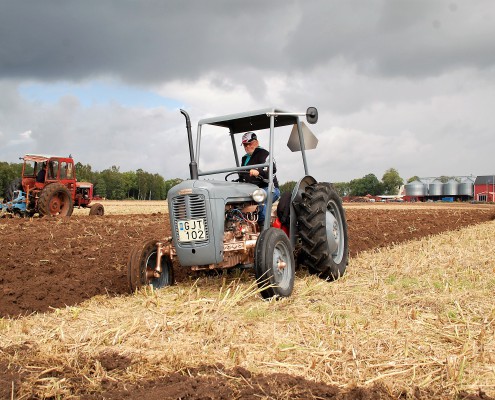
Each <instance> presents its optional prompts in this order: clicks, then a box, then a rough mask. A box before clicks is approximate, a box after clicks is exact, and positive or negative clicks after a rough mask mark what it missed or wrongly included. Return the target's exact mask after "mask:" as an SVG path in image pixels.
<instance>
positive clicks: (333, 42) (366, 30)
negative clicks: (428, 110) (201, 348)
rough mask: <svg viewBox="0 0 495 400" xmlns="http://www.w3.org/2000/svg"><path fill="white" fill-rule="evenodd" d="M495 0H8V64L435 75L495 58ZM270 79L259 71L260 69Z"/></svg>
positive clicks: (42, 74) (27, 74)
mask: <svg viewBox="0 0 495 400" xmlns="http://www.w3.org/2000/svg"><path fill="white" fill-rule="evenodd" d="M493 8H494V7H493V3H492V2H491V1H483V0H480V1H471V0H470V1H429V0H415V1H392V0H375V1H366V2H363V1H358V0H350V1H311V0H310V1H305V2H287V1H250V2H235V1H226V0H224V1H215V2H213V1H158V0H154V1H142V2H138V1H125V0H121V1H39V0H31V1H9V0H3V1H0V76H2V77H11V78H34V79H40V80H61V79H65V80H82V79H89V78H94V77H95V76H113V77H118V78H120V79H122V80H123V81H128V82H139V83H145V82H149V83H153V82H158V81H163V80H169V79H196V78H197V77H198V76H201V75H204V74H205V73H208V72H209V71H216V73H217V74H218V75H220V76H221V75H222V74H226V73H230V72H231V71H232V70H235V69H239V70H241V71H242V70H243V69H244V68H249V67H251V68H254V69H255V70H258V71H263V70H268V71H276V70H277V69H280V70H291V69H308V68H309V69H311V68H313V67H315V66H316V65H319V64H321V63H325V62H328V61H331V60H339V59H344V60H347V62H349V63H350V64H351V65H352V64H354V65H355V67H356V68H357V69H358V70H359V71H361V72H362V73H365V74H369V73H378V74H384V75H403V76H407V75H411V76H418V75H431V74H433V75H434V74H439V73H441V72H442V71H444V70H448V69H451V68H453V67H458V66H480V67H486V66H491V65H493V63H494V60H495V51H493V50H494V45H493V40H492V38H493V34H494V33H495V32H494V26H495V21H494V20H493V19H494V16H495V13H494V12H493ZM258 79H259V77H258Z"/></svg>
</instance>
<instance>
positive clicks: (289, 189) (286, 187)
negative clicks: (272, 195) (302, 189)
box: [280, 181, 297, 193]
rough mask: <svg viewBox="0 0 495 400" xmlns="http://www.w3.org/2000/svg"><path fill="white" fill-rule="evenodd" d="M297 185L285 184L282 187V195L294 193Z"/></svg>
mask: <svg viewBox="0 0 495 400" xmlns="http://www.w3.org/2000/svg"><path fill="white" fill-rule="evenodd" d="M296 184H297V182H296V181H288V182H285V183H284V184H282V185H280V193H284V192H289V193H292V191H293V190H294V188H295V187H296Z"/></svg>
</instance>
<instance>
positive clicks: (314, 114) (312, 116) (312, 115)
mask: <svg viewBox="0 0 495 400" xmlns="http://www.w3.org/2000/svg"><path fill="white" fill-rule="evenodd" d="M306 121H308V124H316V122H317V121H318V110H317V109H316V107H308V109H307V110H306Z"/></svg>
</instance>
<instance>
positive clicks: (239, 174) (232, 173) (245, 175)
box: [225, 171, 249, 182]
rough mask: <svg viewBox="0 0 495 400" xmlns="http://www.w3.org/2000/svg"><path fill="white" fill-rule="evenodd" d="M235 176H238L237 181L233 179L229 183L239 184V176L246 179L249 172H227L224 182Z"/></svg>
mask: <svg viewBox="0 0 495 400" xmlns="http://www.w3.org/2000/svg"><path fill="white" fill-rule="evenodd" d="M234 174H237V175H238V176H239V178H238V179H233V180H231V181H230V182H239V180H240V179H241V176H244V178H247V177H248V176H249V172H243V171H235V172H229V173H228V174H227V175H225V180H226V181H228V177H229V176H231V175H234Z"/></svg>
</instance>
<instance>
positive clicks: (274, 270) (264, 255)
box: [254, 228, 295, 299]
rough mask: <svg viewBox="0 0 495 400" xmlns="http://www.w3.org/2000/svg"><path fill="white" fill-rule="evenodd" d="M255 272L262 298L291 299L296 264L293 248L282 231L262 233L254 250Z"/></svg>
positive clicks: (274, 229)
mask: <svg viewBox="0 0 495 400" xmlns="http://www.w3.org/2000/svg"><path fill="white" fill-rule="evenodd" d="M254 254H255V255H254V271H255V275H256V280H257V282H258V287H259V288H260V289H262V290H261V296H262V297H263V298H264V299H269V298H271V297H289V296H290V295H291V294H292V289H293V288H294V275H295V262H294V253H293V251H292V246H291V244H290V240H289V238H288V237H287V235H286V234H285V233H284V231H282V230H281V229H277V228H268V229H266V230H264V231H262V232H261V234H260V236H259V237H258V241H257V242H256V247H255V250H254Z"/></svg>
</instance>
